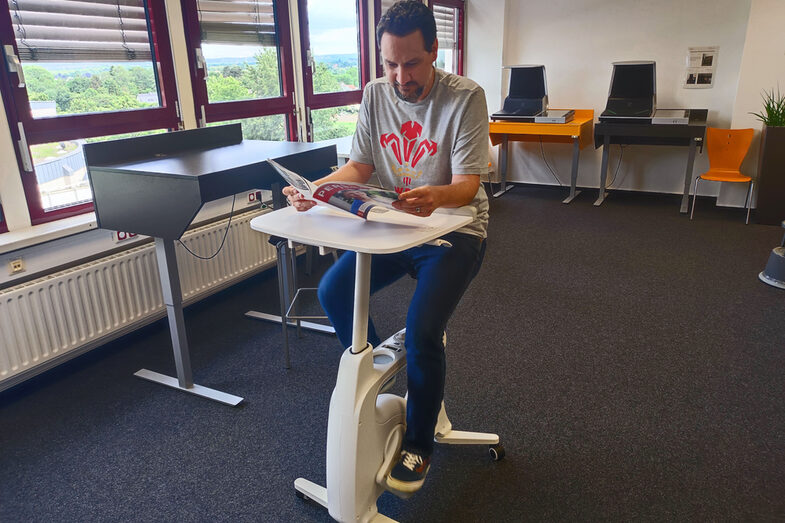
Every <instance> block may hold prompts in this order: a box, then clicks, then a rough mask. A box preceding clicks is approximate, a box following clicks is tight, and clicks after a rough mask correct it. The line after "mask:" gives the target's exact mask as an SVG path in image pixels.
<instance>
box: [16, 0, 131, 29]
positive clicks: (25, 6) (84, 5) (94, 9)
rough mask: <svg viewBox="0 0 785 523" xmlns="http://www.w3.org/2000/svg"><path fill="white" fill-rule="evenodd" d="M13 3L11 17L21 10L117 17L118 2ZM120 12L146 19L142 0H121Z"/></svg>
mask: <svg viewBox="0 0 785 523" xmlns="http://www.w3.org/2000/svg"><path fill="white" fill-rule="evenodd" d="M9 3H10V4H11V5H10V7H11V19H12V22H14V23H16V21H15V20H14V19H13V17H14V12H15V11H17V10H19V11H21V12H22V13H24V12H26V11H40V12H45V13H68V14H76V15H84V14H91V15H95V16H114V17H117V4H116V3H115V2H113V1H111V0H107V1H104V2H101V1H96V2H84V1H79V0H16V2H9ZM120 12H121V13H122V15H123V20H125V18H129V19H130V18H138V19H142V20H143V19H144V18H145V13H144V3H143V2H142V0H120Z"/></svg>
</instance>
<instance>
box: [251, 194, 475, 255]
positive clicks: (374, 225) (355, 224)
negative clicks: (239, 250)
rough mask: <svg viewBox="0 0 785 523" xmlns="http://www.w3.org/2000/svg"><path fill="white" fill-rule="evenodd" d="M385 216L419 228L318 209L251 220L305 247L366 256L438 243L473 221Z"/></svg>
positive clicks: (443, 216) (454, 216)
mask: <svg viewBox="0 0 785 523" xmlns="http://www.w3.org/2000/svg"><path fill="white" fill-rule="evenodd" d="M385 215H387V216H386V218H387V219H397V220H399V221H402V222H406V223H407V224H416V225H404V224H402V223H387V222H381V221H373V218H372V219H371V220H364V219H362V218H357V217H354V216H352V215H350V214H348V213H343V212H341V211H334V210H331V209H328V208H325V207H321V206H317V207H314V208H313V209H310V210H308V211H306V212H297V210H295V209H294V207H287V208H285V209H280V210H277V211H273V212H271V213H267V214H263V215H261V216H257V217H256V218H254V219H253V220H251V228H252V229H254V230H256V231H261V232H265V233H267V234H271V235H274V236H281V237H283V238H288V239H290V240H292V241H295V242H298V243H303V244H306V245H317V246H324V247H332V248H334V249H343V250H350V251H355V252H360V253H366V254H390V253H393V252H400V251H403V250H405V249H409V248H411V247H416V246H418V245H422V244H423V243H427V242H429V241H431V240H435V239H436V238H439V237H441V236H444V235H445V234H447V233H449V232H452V231H455V230H457V229H460V228H461V227H463V226H464V225H468V224H469V223H471V221H472V217H471V216H467V215H465V214H450V213H440V212H437V213H434V214H432V215H431V216H429V217H427V218H418V217H416V216H412V215H405V214H401V213H396V212H392V211H391V212H387V213H385Z"/></svg>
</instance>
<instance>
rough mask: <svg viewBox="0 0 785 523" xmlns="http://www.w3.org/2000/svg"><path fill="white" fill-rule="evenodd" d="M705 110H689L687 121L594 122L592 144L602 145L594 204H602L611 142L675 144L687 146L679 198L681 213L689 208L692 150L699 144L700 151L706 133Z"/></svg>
mask: <svg viewBox="0 0 785 523" xmlns="http://www.w3.org/2000/svg"><path fill="white" fill-rule="evenodd" d="M707 115H708V110H706V109H690V120H689V123H687V124H652V123H648V122H647V123H616V122H597V123H595V124H594V147H595V149H596V148H599V147H600V146H602V167H601V168H600V190H599V195H598V196H597V200H596V201H595V202H594V205H595V206H599V205H602V202H604V201H605V198H606V197H607V196H608V193H607V192H606V187H605V182H606V181H607V178H608V153H609V149H610V147H608V146H609V145H610V144H620V145H676V146H682V147H685V146H686V147H689V150H688V153H687V166H686V169H685V171H684V192H683V194H682V198H681V209H680V212H681V213H682V214H684V213H686V212H687V210H688V209H689V201H690V183H691V182H692V171H693V167H694V165H695V150H696V149H697V147H698V145H700V146H701V151H702V150H703V137H704V135H705V134H706V118H707Z"/></svg>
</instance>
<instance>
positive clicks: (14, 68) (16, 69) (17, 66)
mask: <svg viewBox="0 0 785 523" xmlns="http://www.w3.org/2000/svg"><path fill="white" fill-rule="evenodd" d="M3 52H4V53H5V57H6V60H7V62H8V71H9V72H11V73H16V76H17V78H18V79H19V87H24V86H25V72H24V71H23V70H22V62H21V61H19V57H18V56H17V55H16V53H14V46H13V45H4V46H3Z"/></svg>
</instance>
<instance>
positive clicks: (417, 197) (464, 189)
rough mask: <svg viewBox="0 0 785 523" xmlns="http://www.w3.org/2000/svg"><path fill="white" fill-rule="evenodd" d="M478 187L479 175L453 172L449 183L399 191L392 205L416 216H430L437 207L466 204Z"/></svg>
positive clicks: (472, 197)
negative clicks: (397, 197) (396, 199)
mask: <svg viewBox="0 0 785 523" xmlns="http://www.w3.org/2000/svg"><path fill="white" fill-rule="evenodd" d="M479 187H480V176H479V175H477V174H453V175H452V181H451V182H450V184H449V185H424V186H422V187H417V188H415V189H412V190H411V191H406V192H403V193H401V194H400V195H399V199H398V201H397V202H393V207H395V208H396V209H400V210H402V211H406V212H408V213H411V214H415V215H417V216H430V215H431V214H432V213H433V211H435V210H436V209H438V208H439V207H461V206H462V205H468V204H469V203H471V201H472V200H473V199H474V195H475V194H477V189H478V188H479Z"/></svg>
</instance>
